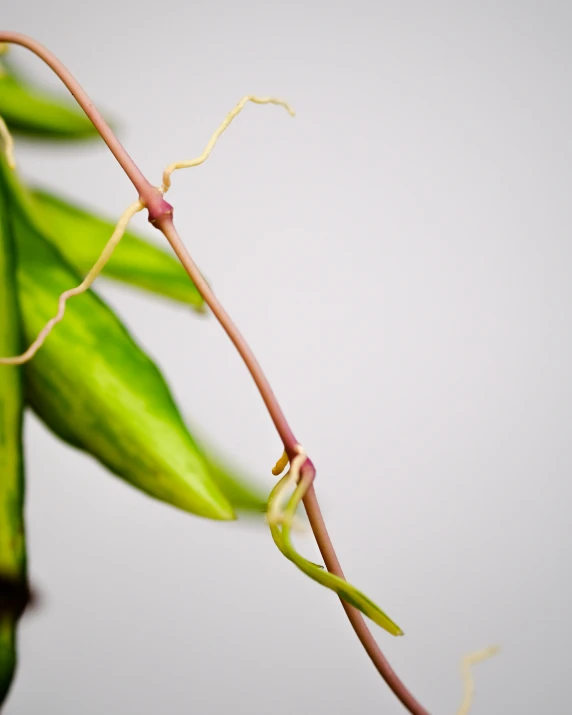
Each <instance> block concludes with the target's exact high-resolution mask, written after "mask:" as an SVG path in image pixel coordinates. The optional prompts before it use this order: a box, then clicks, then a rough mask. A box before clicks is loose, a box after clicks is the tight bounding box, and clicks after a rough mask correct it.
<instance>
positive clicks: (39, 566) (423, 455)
mask: <svg viewBox="0 0 572 715" xmlns="http://www.w3.org/2000/svg"><path fill="white" fill-rule="evenodd" d="M0 18H1V19H0V22H1V24H2V26H3V28H4V29H13V30H20V31H23V32H27V33H29V34H31V35H33V36H35V37H37V38H38V39H40V40H41V41H43V42H44V43H45V44H47V45H48V46H49V47H50V48H51V49H52V50H53V51H55V52H56V53H57V54H58V55H59V56H60V57H61V58H62V59H63V60H64V61H65V62H66V63H67V64H68V65H69V67H70V68H71V69H72V71H73V72H74V73H75V74H76V75H77V77H78V78H79V79H80V81H81V82H82V83H83V84H84V86H85V88H86V89H87V90H88V91H89V93H90V94H91V95H92V97H93V98H94V99H95V100H96V101H97V102H98V104H99V105H100V106H101V108H102V109H104V110H106V111H107V112H108V114H110V115H111V116H113V117H115V118H116V119H117V120H118V121H119V123H120V125H121V129H122V137H123V138H124V140H125V142H126V146H127V148H128V150H129V151H130V152H131V153H132V155H133V156H134V157H135V158H136V160H138V161H139V162H140V164H141V167H142V169H143V170H144V171H145V172H146V173H147V174H148V176H149V178H150V179H151V180H152V181H153V182H155V183H159V181H160V175H161V170H162V168H163V167H164V166H165V165H166V164H168V163H169V162H171V161H173V160H176V159H182V158H190V157H192V156H195V155H197V154H199V153H200V152H201V151H202V149H203V146H204V144H205V143H206V141H207V139H208V138H209V136H210V134H211V132H212V131H213V130H214V129H215V127H216V126H217V125H218V123H219V122H220V121H221V120H222V119H223V117H224V116H225V114H226V112H227V111H229V110H230V109H231V108H232V107H233V105H234V104H235V103H236V102H237V101H238V99H240V97H241V96H243V95H244V94H248V93H256V94H259V95H265V94H273V95H278V96H280V97H284V98H286V99H288V100H289V101H291V102H292V104H293V105H294V107H295V108H296V110H297V112H298V116H297V118H296V119H295V120H291V119H290V118H289V117H288V115H287V114H286V113H285V112H283V111H282V110H281V109H278V108H276V107H254V106H249V107H247V109H246V110H245V111H244V113H243V114H242V115H241V116H240V117H239V118H238V119H237V120H236V122H235V123H234V124H233V126H232V127H231V128H230V129H229V130H228V132H227V133H226V134H225V135H224V138H223V139H222V141H221V142H220V144H219V145H218V146H217V148H216V150H215V153H214V155H213V156H212V158H211V159H210V160H209V162H208V163H207V164H206V165H204V166H202V167H200V168H197V169H194V170H192V171H190V172H187V173H185V174H183V173H181V174H179V175H176V177H175V179H174V187H173V190H172V191H171V193H170V194H169V198H170V200H171V201H172V202H173V203H174V204H175V207H176V219H177V222H178V226H179V229H180V231H181V233H182V235H183V237H184V238H185V240H186V242H187V245H188V246H189V248H190V250H191V252H192V254H193V255H194V257H195V258H196V260H197V261H198V263H199V265H200V267H201V269H202V270H203V271H204V273H205V274H206V275H207V276H208V278H209V279H210V280H211V282H212V284H213V285H214V287H215V289H216V291H217V293H218V295H219V297H220V298H221V299H222V301H223V302H224V304H225V305H226V306H227V308H228V309H229V311H230V313H231V314H232V316H233V317H234V318H235V319H236V321H237V322H238V324H239V326H240V327H241V329H242V330H243V332H244V334H245V335H246V337H247V338H248V339H249V341H250V342H251V345H252V347H253V348H254V350H255V352H256V353H257V355H258V357H259V359H260V361H261V362H262V365H263V367H264V368H265V370H266V372H267V374H268V376H269V377H270V379H271V382H272V384H273V387H274V389H275V391H276V393H277V395H278V397H279V398H280V400H281V402H282V404H283V407H284V409H285V411H286V414H287V415H288V417H289V419H290V421H291V424H292V426H293V428H294V431H295V433H296V435H297V437H298V439H299V440H300V441H301V442H302V443H303V444H304V445H305V447H306V449H307V451H308V452H309V453H310V454H311V456H312V458H313V460H314V462H315V464H316V465H317V467H318V482H317V490H318V495H319V497H320V498H321V501H322V503H323V507H324V512H325V516H326V519H327V523H328V525H329V527H330V529H331V533H332V537H333V539H334V542H335V544H336V546H337V549H338V551H339V555H340V558H341V561H342V563H343V564H344V566H345V569H346V572H347V574H348V576H349V577H350V579H351V580H352V581H353V582H354V583H356V584H358V585H359V586H360V587H362V588H363V589H364V590H365V591H366V592H367V593H368V594H369V595H371V596H372V597H373V598H374V599H375V600H376V601H377V602H378V603H379V604H380V605H381V606H382V608H384V609H385V610H387V612H388V613H389V614H390V615H392V616H393V617H394V618H395V619H396V620H397V621H398V622H399V624H400V625H402V627H403V628H404V630H405V632H406V637H405V638H402V639H392V638H391V637H390V636H387V635H386V634H385V633H383V632H381V631H379V630H377V631H376V634H377V636H378V638H379V642H380V644H381V645H382V647H383V649H384V651H385V652H386V654H387V655H388V656H389V658H390V660H391V661H392V663H393V664H394V666H395V667H396V669H397V670H398V672H399V673H400V675H401V676H402V677H403V678H404V680H405V681H406V682H407V683H408V684H409V686H410V687H411V689H412V690H413V692H414V693H415V694H416V695H417V697H418V698H419V699H420V700H421V701H422V702H423V703H424V705H425V706H426V707H427V708H428V709H429V710H430V711H431V712H432V713H435V714H438V713H439V714H440V713H443V714H445V713H454V712H455V710H456V708H457V707H458V704H459V701H460V696H461V684H460V678H459V673H458V671H459V662H460V658H461V657H462V655H463V654H464V653H466V652H467V651H471V650H475V649H479V648H482V647H484V646H487V645H490V644H492V643H499V644H500V645H501V646H502V652H501V654H500V655H499V656H498V657H496V658H495V659H494V660H491V661H490V662H488V663H486V664H483V665H481V666H479V667H478V670H476V673H475V674H476V679H477V689H478V693H477V700H476V703H475V706H474V709H473V711H472V715H485V714H486V715H496V714H497V713H498V714H501V713H502V714H503V715H506V714H508V713H519V715H539V714H540V713H549V712H550V713H556V712H559V713H564V712H567V711H569V710H570V704H569V701H570V692H569V682H568V681H569V676H568V673H569V663H570V657H569V652H570V641H571V639H572V619H571V617H570V602H572V583H571V579H570V563H571V557H572V545H571V538H570V509H571V501H572V499H571V497H572V490H571V487H570V477H571V471H572V470H571V466H572V456H571V447H570V445H571V439H570V435H571V428H572V379H571V378H572V375H571V367H570V366H571V365H572V354H571V353H572V340H571V338H572V321H571V319H572V301H571V298H572V295H571V292H572V291H571V287H570V286H571V277H572V249H571V244H570V226H571V223H572V202H571V201H570V189H571V186H572V182H571V180H572V169H571V166H572V143H571V139H570V131H571V130H570V127H571V126H572V121H571V120H572V102H571V99H570V87H571V86H572V82H571V80H572V70H571V60H570V32H571V25H572V6H571V5H570V4H569V3H566V2H561V3H559V2H550V1H549V2H545V3H542V4H540V3H533V2H501V3H499V2H489V1H488V0H486V1H484V2H480V3H470V4H469V3H453V2H449V3H446V2H432V3H426V2H412V3H402V2H374V1H373V0H369V1H368V0H354V2H352V3H349V2H348V3H341V2H330V3H326V2H320V1H319V0H306V1H305V2H302V1H301V0H293V1H292V2H256V1H254V0H242V1H241V2H240V3H239V2H236V3H234V2H231V1H230V0H227V2H220V1H218V0H217V1H214V2H190V1H188V0H187V1H185V2H183V1H182V0H165V1H164V2H162V3H151V2H148V0H145V2H138V3H135V2H127V0H115V1H114V2H111V0H98V2H97V3H95V2H92V3H89V4H84V3H80V4H78V3H77V2H72V1H71V0H50V2H41V1H40V0H36V1H35V2H31V1H29V0H28V1H26V0H22V1H21V2H8V1H7V2H5V3H3V7H2V13H1V15H0ZM13 56H14V60H17V61H18V63H19V64H20V66H24V67H26V68H28V70H29V71H30V72H31V74H32V75H33V76H34V77H35V78H36V79H37V81H42V82H45V83H46V84H48V85H50V86H53V87H57V81H56V80H55V79H53V78H52V77H51V76H50V75H49V73H48V71H47V70H46V69H45V68H43V67H42V66H41V65H40V63H39V61H37V60H35V59H34V58H33V57H31V56H28V55H26V53H25V52H24V51H23V50H17V51H14V53H13ZM18 157H19V159H20V163H21V165H22V168H23V171H24V173H25V175H26V176H27V177H28V178H34V179H37V180H38V181H41V182H43V183H44V184H49V185H50V186H52V187H56V188H58V189H59V190H60V191H61V192H62V193H63V194H65V195H67V196H70V197H73V198H76V199H78V200H80V201H82V202H83V203H87V204H88V205H91V206H93V207H94V208H97V209H99V210H101V211H104V212H106V213H107V214H109V215H110V216H117V215H119V213H120V212H121V211H122V210H123V209H124V208H125V207H126V206H127V205H128V204H129V203H130V202H132V201H133V200H134V198H135V194H134V192H133V190H132V188H131V187H130V185H129V183H128V181H127V180H126V178H125V177H124V176H123V175H122V172H121V170H120V169H119V168H118V167H117V165H116V164H115V162H114V160H113V159H112V157H111V155H110V154H109V153H108V152H107V151H106V150H105V149H104V148H103V145H102V144H100V143H97V142H95V143H92V144H91V145H90V146H86V147H81V146H77V147H75V148H69V147H61V148H59V147H58V148H54V147H49V148H47V147H45V146H39V145H38V146H31V145H27V146H23V145H21V144H20V145H18ZM135 223H136V225H137V226H139V227H140V228H141V229H142V230H144V231H148V235H152V229H151V228H147V227H146V225H145V221H144V219H143V217H142V216H141V217H139V218H138V219H137V220H136V222H135ZM157 240H159V237H158V236H157ZM100 290H101V292H102V293H103V294H104V295H105V296H106V298H107V299H108V300H109V301H110V302H111V303H112V304H113V306H114V307H116V308H117V310H118V312H119V313H120V314H121V316H123V318H124V319H125V321H126V323H127V324H128V325H129V326H130V328H131V329H132V330H133V331H134V333H135V334H136V336H137V337H138V339H139V340H140V341H141V342H142V343H143V345H145V347H146V348H147V349H148V350H149V352H150V353H151V354H152V355H153V356H155V358H156V359H157V360H158V362H159V363H160V365H161V366H162V368H163V370H164V371H165V374H166V375H167V378H168V380H169V382H170V384H171V385H172V387H173V389H174V391H175V394H176V396H177V399H178V402H179V404H180V406H181V409H182V411H183V413H184V414H185V415H186V416H187V417H188V418H189V419H190V422H191V424H192V425H194V426H195V427H197V428H198V429H199V430H200V433H201V434H203V435H207V436H209V437H210V438H212V439H214V440H215V441H216V444H217V445H219V446H220V448H221V449H224V452H225V454H227V455H229V456H230V457H233V458H234V459H235V460H237V461H238V463H240V464H242V465H243V466H244V467H245V468H246V469H247V470H248V471H249V472H250V473H251V474H253V475H256V476H258V477H259V479H260V481H261V483H263V484H265V485H266V488H268V489H270V487H271V486H272V477H271V475H270V472H269V470H270V467H271V466H272V464H273V463H274V461H275V459H276V458H277V457H278V456H279V454H280V451H281V447H280V444H279V441H278V439H277V437H276V435H275V433H274V431H273V428H272V426H271V424H270V421H269V419H268V417H267V415H266V414H265V412H264V409H263V406H262V403H261V400H260V399H259V397H258V395H257V393H256V392H255V389H254V387H253V385H252V382H251V380H250V378H249V377H248V375H247V373H246V371H245V369H244V367H243V365H242V364H241V362H240V360H239V358H238V357H237V355H236V354H235V353H234V351H233V349H232V347H231V346H230V343H229V342H228V340H227V339H226V338H225V336H224V335H223V334H222V331H221V330H220V328H219V327H218V326H217V324H216V322H215V321H214V319H209V320H204V319H203V320H201V319H199V318H195V317H193V316H192V315H190V314H189V311H188V310H186V309H185V308H181V307H179V306H177V305H173V304H171V303H168V302H166V301H159V300H154V299H152V298H149V297H148V296H146V295H143V294H136V293H133V292H131V291H130V290H128V289H126V288H122V287H118V286H112V285H110V284H108V283H107V284H102V285H101V286H100ZM26 428H27V431H26V445H27V458H28V496H29V500H28V509H27V516H28V523H29V535H30V538H29V542H30V543H29V545H30V566H31V575H32V578H33V581H34V582H35V583H36V584H37V585H38V587H39V588H40V589H41V592H42V594H43V595H44V600H43V605H42V609H41V610H38V611H37V613H36V614H33V615H30V616H29V617H27V618H26V619H25V621H24V623H23V626H22V629H21V648H20V650H21V666H20V670H19V673H18V677H17V680H16V682H15V685H14V690H13V694H12V696H11V699H10V700H9V702H8V705H7V707H6V710H5V711H6V713H7V715H24V714H25V715H28V714H30V715H35V713H53V714H54V715H79V714H80V713H81V715H96V714H97V715H100V714H103V713H114V714H115V713H117V714H118V715H123V714H127V713H133V714H135V713H136V714H138V715H139V714H140V715H146V714H151V713H153V714H155V713H166V714H168V715H171V714H173V715H174V714H176V713H181V714H182V713H197V714H203V713H205V714H210V713H213V714H218V713H221V714H222V713H241V714H242V713H244V714H247V713H248V715H287V714H288V715H289V714H290V713H300V714H302V715H306V714H308V715H309V714H310V713H312V714H322V713H323V714H328V715H330V714H332V713H340V714H341V713H346V712H348V711H351V712H353V713H360V715H370V714H371V715H374V714H376V715H377V714H378V713H387V714H389V713H399V712H402V709H401V706H400V705H399V704H398V703H397V701H396V700H395V699H394V698H393V696H392V695H391V693H389V691H388V690H387V688H386V687H385V685H384V684H383V683H382V682H381V681H380V680H379V678H378V677H377V675H376V673H375V671H374V669H373V668H372V667H371V665H370V663H369V662H368V659H367V657H366V656H365V655H364V653H363V652H362V651H361V650H360V647H359V644H358V643H357V641H356V640H355V638H354V637H353V635H352V633H351V630H350V628H349V626H348V624H347V623H346V622H345V620H344V616H343V613H342V611H341V609H340V607H339V604H338V603H337V602H336V600H335V597H334V596H333V595H332V594H330V593H328V592H326V591H324V590H322V589H320V588H319V587H318V586H316V585H315V584H313V583H312V582H309V581H308V580H307V579H305V578H304V577H303V576H302V575H301V574H300V573H299V572H297V571H296V570H295V569H294V567H292V566H291V564H289V563H288V562H286V561H285V560H284V559H283V558H282V557H281V556H280V554H279V553H278V552H277V551H276V549H275V547H274V545H273V544H272V542H271V539H270V537H269V535H268V533H267V532H266V530H265V528H264V527H263V526H262V525H259V526H255V525H252V524H251V525H248V524H246V525H245V524H225V525H221V524H219V523H209V522H206V521H205V520H202V519H198V518H193V517H190V516H188V515H186V514H183V513H179V512H177V511H175V510H174V509H172V508H169V507H167V506H164V505H162V504H160V503H158V502H154V501H152V500H150V499H148V498H147V497H145V496H143V495H140V494H139V493H137V492H136V491H135V490H133V489H131V488H130V487H128V486H126V485H124V484H123V483H122V482H120V481H119V480H117V479H116V478H114V477H112V476H109V475H108V474H106V473H105V471H104V470H103V469H102V468H100V467H99V466H98V465H97V464H95V463H94V462H93V461H92V460H91V459H90V458H88V457H86V456H85V455H83V454H80V453H78V452H75V451H72V450H71V449H69V448H66V447H64V446H63V445H62V444H60V443H58V442H57V441H56V440H55V439H54V438H53V437H52V436H51V435H50V434H48V433H47V431H46V430H45V428H44V427H42V426H41V425H40V424H39V423H38V422H37V421H36V420H35V419H32V418H30V419H28V421H27V424H26ZM299 545H300V548H301V549H302V550H303V551H304V552H305V553H307V554H308V555H309V556H310V557H314V558H316V554H315V551H314V548H313V545H312V541H311V539H310V537H309V536H306V537H304V538H303V539H301V540H300V541H299Z"/></svg>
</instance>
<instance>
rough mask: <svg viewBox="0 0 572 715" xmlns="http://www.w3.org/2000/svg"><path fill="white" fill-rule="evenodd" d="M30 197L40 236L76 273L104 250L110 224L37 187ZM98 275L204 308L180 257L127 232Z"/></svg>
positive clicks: (112, 227)
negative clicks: (33, 204)
mask: <svg viewBox="0 0 572 715" xmlns="http://www.w3.org/2000/svg"><path fill="white" fill-rule="evenodd" d="M33 197H34V203H35V206H36V209H35V214H36V216H37V217H38V219H39V220H40V221H41V224H42V227H43V229H44V234H45V237H46V238H48V239H49V240H50V242H51V243H53V244H54V246H56V247H57V249H58V250H59V251H60V253H61V254H62V256H63V257H64V258H65V259H66V260H67V262H68V263H69V264H70V265H71V266H73V268H75V269H76V271H77V272H78V273H80V274H81V275H85V274H86V273H87V272H88V271H89V270H90V268H91V267H92V266H93V264H94V263H95V261H96V260H97V259H98V257H99V255H100V254H101V252H102V251H103V248H104V246H105V244H106V243H107V241H108V240H109V237H110V236H111V234H112V233H113V229H114V228H115V224H114V223H113V222H111V221H108V220H105V219H102V218H98V217H97V216H94V215H93V214H91V213H89V212H87V211H86V210H84V209H82V208H79V207H77V206H74V205H73V204H70V203H68V202H67V201H64V200H63V199H61V198H58V197H57V196H54V195H53V194H50V193H48V192H46V191H41V190H39V189H36V190H35V191H33ZM102 275H103V276H107V277H108V278H114V279H116V280H120V281H123V282H125V283H130V284H131V285H134V286H137V287H139V288H144V289H146V290H148V291H152V292H154V293H158V294H160V295H163V296H166V297H167V298H172V299H173V300H178V301H181V302H183V303H188V304H189V305H191V306H192V307H193V308H195V309H196V310H198V311H201V312H202V311H204V301H203V299H202V297H201V295H200V293H199V292H198V290H197V289H196V287H195V285H194V284H193V283H192V282H191V280H190V278H189V276H188V275H187V273H186V271H185V269H184V268H183V266H182V265H181V264H180V263H179V261H178V260H177V259H176V258H174V256H173V255H171V254H169V253H167V252H166V251H163V250H161V249H160V248H157V247H156V246H154V245H153V244H151V243H149V242H148V241H146V240H145V239H144V238H142V237H140V236H137V235H136V234H135V233H132V232H131V231H127V232H126V233H125V234H124V236H123V238H122V239H121V241H120V243H119V245H118V246H117V248H116V249H115V251H114V253H113V255H112V256H111V258H110V259H109V262H108V263H107V265H106V266H105V268H104V270H103V273H102Z"/></svg>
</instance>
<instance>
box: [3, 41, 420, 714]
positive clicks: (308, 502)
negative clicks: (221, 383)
mask: <svg viewBox="0 0 572 715" xmlns="http://www.w3.org/2000/svg"><path fill="white" fill-rule="evenodd" d="M0 42H6V43H12V44H16V45H21V46H22V47H26V48H27V49H29V50H30V51H31V52H33V53H34V54H36V55H37V56H38V57H40V58H41V59H42V60H44V62H45V63H46V64H47V65H48V66H49V67H51V69H52V70H53V71H54V72H55V73H56V75H57V76H58V77H59V78H60V79H61V80H62V82H63V83H64V84H65V85H66V87H67V88H68V89H69V91H70V92H71V93H72V95H73V96H74V97H75V99H76V101H77V102H78V104H79V105H80V107H81V108H82V109H83V110H84V112H85V113H86V114H87V116H88V117H89V119H90V120H91V122H92V123H93V125H94V127H95V128H96V129H97V131H98V132H99V134H100V135H101V137H102V139H103V141H104V142H105V143H106V144H107V146H108V147H109V149H110V150H111V152H112V154H113V156H114V157H115V158H116V159H117V161H118V162H119V164H120V166H121V167H122V168H123V170H124V171H125V173H126V174H127V176H128V177H129V179H130V180H131V183H132V184H133V186H134V187H135V189H136V190H137V191H138V193H139V199H140V201H141V202H142V203H143V204H145V206H146V208H147V209H148V210H149V220H150V221H151V223H152V224H153V225H155V226H156V227H157V228H158V229H159V230H160V231H162V232H163V234H164V235H165V237H166V238H167V240H168V241H169V243H170V244H171V246H172V247H173V250H174V251H175V253H176V254H177V256H178V258H179V260H180V261H181V263H182V265H183V267H184V268H185V270H186V271H187V273H188V275H189V276H190V278H191V279H192V281H193V282H194V283H195V285H196V286H197V289H198V290H199V292H200V294H201V295H202V296H203V298H204V300H205V302H206V303H207V305H208V306H209V307H210V309H211V310H212V311H213V313H214V314H215V316H216V317H217V319H218V321H219V323H220V324H221V326H222V328H223V329H224V330H225V332H226V333H227V335H228V336H229V338H230V339H231V340H232V342H233V344H234V346H235V347H236V349H237V350H238V352H239V354H240V356H241V357H242V359H243V360H244V363H245V364H246V367H247V368H248V370H249V372H250V374H251V375H252V378H253V380H254V382H255V383H256V386H257V388H258V391H259V392H260V394H261V396H262V399H263V400H264V403H265V405H266V407H267V409H268V412H269V414H270V416H271V418H272V421H273V422H274V425H275V427H276V429H277V431H278V434H279V435H280V438H281V439H282V442H283V443H284V449H285V450H286V452H287V454H288V457H289V459H290V461H292V459H293V458H294V457H295V456H296V454H297V452H296V448H297V446H298V442H297V440H296V439H295V437H294V434H293V432H292V430H291V429H290V426H289V425H288V422H287V421H286V418H285V416H284V413H283V412H282V409H281V407H280V405H279V403H278V401H277V399H276V397H275V395H274V393H273V391H272V388H271V387H270V384H269V382H268V380H267V378H266V376H265V375H264V373H263V372H262V369H261V367H260V365H259V363H258V361H257V360H256V358H255V357H254V354H253V352H252V350H251V349H250V347H249V345H248V344H247V342H246V341H245V340H244V338H243V337H242V335H241V333H240V332H239V330H238V328H237V327H236V325H235V324H234V323H233V321H232V320H231V318H230V316H229V315H228V313H227V312H226V310H225V309H224V308H223V306H222V305H221V303H220V302H219V300H218V298H217V297H216V296H215V295H214V293H213V292H212V290H211V289H210V287H209V285H208V283H207V282H206V281H205V280H204V278H203V277H202V275H201V273H200V271H199V269H198V267H197V265H196V264H195V262H194V261H193V259H192V258H191V256H190V254H189V252H188V251H187V249H186V247H185V245H184V243H183V242H182V241H181V239H180V237H179V235H178V233H177V230H176V229H175V225H174V223H173V207H172V206H171V205H170V204H169V203H168V202H167V201H165V199H164V198H163V195H162V194H161V192H160V191H159V190H158V189H157V188H156V187H154V186H153V185H152V184H151V183H149V181H147V179H146V178H145V176H143V174H142V172H141V170H140V169H139V167H138V166H137V165H136V164H135V163H134V161H133V159H131V157H130V156H129V154H128V153H127V151H126V150H125V149H124V147H123V145H122V144H121V143H120V142H119V140H118V139H117V137H116V136H115V135H114V134H113V132H112V131H111V129H110V127H109V126H108V125H107V123H106V121H105V119H104V118H103V117H102V116H101V114H100V113H99V111H98V110H97V109H96V108H95V106H94V105H93V103H92V101H91V100H90V98H89V97H88V95H87V94H86V92H85V91H84V89H83V88H82V87H81V85H80V84H79V83H78V82H77V80H76V79H75V78H74V77H73V76H72V75H71V73H70V72H69V70H68V69H67V68H66V67H65V66H64V65H63V64H62V63H61V62H60V60H58V59H57V57H56V56H55V55H54V54H52V53H51V52H50V51H49V50H48V49H46V48H45V47H44V46H43V45H41V44H40V43H39V42H36V40H33V39H32V38H30V37H28V36H26V35H22V34H20V33H18V32H0ZM301 474H302V476H304V477H306V478H311V479H312V480H313V478H314V476H315V474H316V470H315V468H314V465H313V464H312V462H311V460H310V459H306V461H305V462H304V464H303V465H302V469H301ZM304 505H305V507H306V512H307V514H308V519H309V521H310V525H311V527H312V531H313V533H314V536H315V538H316V542H317V544H318V547H319V549H320V552H321V554H322V556H323V558H324V561H325V563H326V566H327V568H328V571H330V572H331V573H333V574H336V576H339V577H340V578H345V577H344V574H343V571H342V568H341V566H340V562H339V561H338V558H337V556H336V552H335V550H334V547H333V544H332V542H331V540H330V536H329V534H328V531H327V529H326V525H325V523H324V519H323V517H322V513H321V510H320V506H319V504H318V500H317V497H316V492H315V490H314V487H313V485H311V486H310V488H309V489H308V491H307V492H306V495H305V497H304ZM340 600H341V603H342V606H343V608H344V610H345V612H346V614H347V617H348V619H349V621H350V623H351V625H352V627H353V629H354V631H355V633H356V635H357V637H358V638H359V640H360V642H361V643H362V645H363V647H364V649H365V650H366V652H367V654H368V655H369V657H370V658H371V660H372V662H373V664H374V666H375V668H376V669H377V671H378V673H379V674H380V675H381V677H382V678H383V679H384V680H385V682H386V683H387V685H388V686H389V687H390V688H391V690H392V691H393V693H394V694H395V695H396V697H397V698H398V699H399V700H400V701H401V702H402V703H403V705H404V706H405V707H406V708H407V710H409V712H410V713H411V714H412V715H429V713H428V711H427V710H425V708H424V707H423V706H422V705H421V704H420V703H419V702H418V701H417V700H416V699H415V698H414V697H413V695H412V694H411V693H410V692H409V690H408V689H407V686H406V685H405V683H403V682H402V681H401V680H400V679H399V678H398V676H397V675H396V673H395V672H394V670H393V668H392V667H391V666H390V665H389V663H388V661H387V659H386V658H385V656H384V655H383V653H382V652H381V650H380V648H379V646H378V645H377V642H376V641H375V638H374V637H373V635H372V633H371V632H370V630H369V629H368V627H367V624H366V623H365V620H364V618H363V616H362V615H361V613H360V612H359V611H358V610H357V609H356V608H354V607H353V606H350V605H349V604H348V603H346V602H345V601H344V600H343V599H340Z"/></svg>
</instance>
